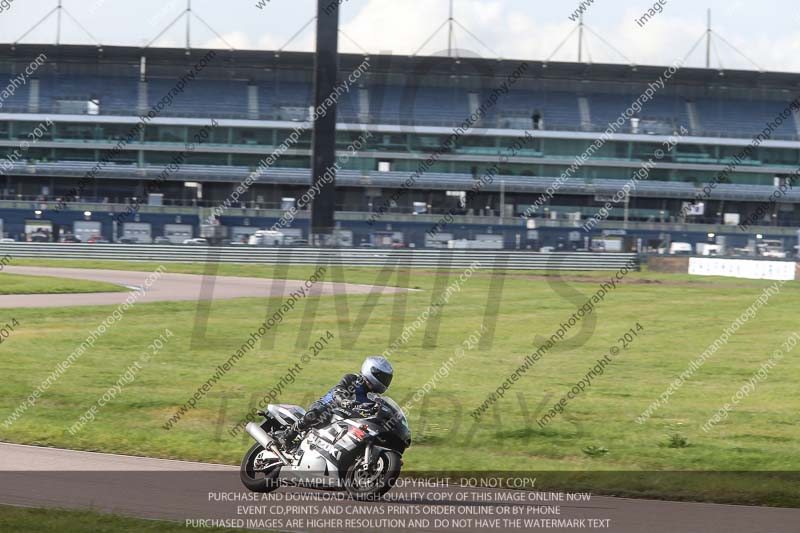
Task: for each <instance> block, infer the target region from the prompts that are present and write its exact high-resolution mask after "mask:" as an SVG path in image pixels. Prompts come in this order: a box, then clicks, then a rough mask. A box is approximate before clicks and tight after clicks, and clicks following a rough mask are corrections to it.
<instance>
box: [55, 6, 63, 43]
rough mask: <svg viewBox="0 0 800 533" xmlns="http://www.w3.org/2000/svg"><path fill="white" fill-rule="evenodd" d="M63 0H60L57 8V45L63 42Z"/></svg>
mask: <svg viewBox="0 0 800 533" xmlns="http://www.w3.org/2000/svg"><path fill="white" fill-rule="evenodd" d="M61 9H62V7H61V0H58V7H57V8H56V46H58V45H59V44H61Z"/></svg>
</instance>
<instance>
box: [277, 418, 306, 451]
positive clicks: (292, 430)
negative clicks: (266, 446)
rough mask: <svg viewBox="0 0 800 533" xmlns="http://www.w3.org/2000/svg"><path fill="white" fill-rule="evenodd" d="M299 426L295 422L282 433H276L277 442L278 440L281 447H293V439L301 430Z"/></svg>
mask: <svg viewBox="0 0 800 533" xmlns="http://www.w3.org/2000/svg"><path fill="white" fill-rule="evenodd" d="M301 431H302V430H301V428H300V427H299V423H297V422H296V423H295V424H294V425H292V426H291V427H289V428H288V429H287V430H286V431H284V432H283V434H282V435H278V442H280V444H281V446H283V449H285V450H290V449H292V448H294V447H295V442H294V441H295V439H297V436H298V435H299V434H300V432H301Z"/></svg>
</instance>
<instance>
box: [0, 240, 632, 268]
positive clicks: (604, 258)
mask: <svg viewBox="0 0 800 533" xmlns="http://www.w3.org/2000/svg"><path fill="white" fill-rule="evenodd" d="M5 255H8V256H10V257H11V258H12V260H13V258H23V257H25V258H41V259H86V260H97V259H104V260H117V261H157V262H195V263H205V262H220V263H257V264H294V265H323V264H331V265H343V266H365V267H380V266H386V265H392V266H398V267H419V268H424V267H427V268H467V267H468V266H469V265H470V264H472V263H473V262H474V261H480V262H481V263H482V264H483V266H484V267H485V268H502V269H514V270H617V269H619V268H622V267H624V266H625V265H629V266H630V265H631V264H633V268H634V269H635V270H638V269H639V259H638V256H637V255H636V254H620V253H583V252H581V253H540V252H527V251H507V250H431V249H408V248H406V249H375V248H290V247H278V248H255V247H249V246H224V247H213V246H180V245H147V244H79V243H75V244H72V243H63V244H62V243H0V257H2V256H5Z"/></svg>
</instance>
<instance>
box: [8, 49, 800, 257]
mask: <svg viewBox="0 0 800 533" xmlns="http://www.w3.org/2000/svg"><path fill="white" fill-rule="evenodd" d="M313 59H314V58H313V54H311V53H303V52H280V53H277V52H265V51H224V50H214V51H208V50H184V49H163V48H162V49H141V48H134V47H102V48H97V47H89V46H64V45H61V46H39V45H16V46H14V45H4V46H1V47H0V174H2V175H0V219H2V227H0V232H2V233H3V234H4V235H5V236H10V237H12V238H18V239H21V238H26V239H30V238H31V236H32V235H33V234H40V236H41V234H46V235H47V236H48V238H49V236H55V235H58V234H59V233H61V234H63V233H74V234H76V235H78V236H79V238H81V239H82V240H86V237H87V236H90V235H91V236H96V237H99V238H103V239H106V240H109V241H118V240H120V239H129V240H134V241H139V242H150V241H152V240H153V239H154V238H156V237H167V238H168V239H170V240H172V241H173V242H180V241H182V239H184V238H189V237H196V236H199V234H200V231H201V225H203V224H205V223H206V221H207V220H209V217H211V220H213V221H214V223H215V224H219V225H221V226H223V227H224V229H225V231H226V234H227V238H228V239H230V240H231V241H233V242H241V241H242V240H243V239H246V237H247V236H248V235H250V234H252V233H254V232H255V231H256V230H259V229H267V228H270V227H273V226H274V225H275V224H276V223H278V222H279V221H280V220H283V221H284V223H286V218H285V213H286V210H287V209H289V208H292V207H294V208H296V209H297V210H298V212H297V214H296V216H292V217H291V220H290V221H289V222H288V223H286V224H285V225H286V228H285V229H284V228H282V231H284V230H285V232H286V233H288V234H292V235H293V236H294V237H295V239H302V238H307V236H308V235H307V234H308V228H307V225H308V223H307V221H308V217H307V211H306V209H307V202H304V201H303V197H304V194H305V193H307V191H308V190H309V186H310V184H311V175H310V172H311V171H310V167H311V162H310V159H311V129H310V128H308V127H304V124H307V122H306V121H307V120H308V118H309V116H310V114H311V113H313V110H312V109H311V105H312V82H311V80H312V69H313ZM665 73H667V74H668V75H665ZM6 79H8V80H9V82H8V84H5V85H4V83H3V82H4V81H5V80H6ZM340 80H342V81H344V80H350V82H349V85H348V87H347V89H346V90H343V91H342V92H341V94H339V95H337V104H338V135H337V147H338V150H339V155H340V167H339V170H338V172H337V176H336V182H337V191H338V206H337V209H338V213H337V226H338V227H339V228H340V235H341V239H343V240H342V242H343V243H345V244H350V243H352V244H353V245H355V246H358V245H361V244H364V243H369V244H370V245H375V246H409V245H411V246H415V247H425V246H427V247H434V246H446V245H447V242H448V241H453V240H459V239H466V240H468V241H474V240H476V239H479V240H483V241H485V242H496V243H501V244H502V245H503V246H505V247H506V248H534V249H539V248H541V247H552V248H554V249H570V250H575V249H589V248H591V247H592V246H593V242H597V241H603V242H604V241H607V240H608V238H609V237H610V236H615V237H624V238H623V239H622V240H623V241H624V242H625V243H626V245H627V246H635V247H637V248H638V249H642V250H646V249H657V248H666V247H668V245H669V243H670V242H688V243H691V244H695V243H698V242H703V243H707V242H717V243H720V244H723V245H724V249H725V250H726V251H732V250H735V249H740V250H745V251H747V250H750V251H755V250H756V249H757V244H758V243H757V241H758V240H759V239H764V240H770V241H780V242H781V243H782V245H783V247H784V249H785V250H786V251H788V252H790V253H792V247H793V245H794V244H795V242H796V231H797V226H798V225H799V224H800V210H798V208H797V204H798V203H800V192H798V191H797V190H793V189H792V187H791V185H793V184H794V183H795V181H794V180H795V179H796V176H797V174H796V171H797V169H798V168H800V150H798V148H800V116H799V114H798V111H800V104H798V101H797V98H798V97H800V87H799V86H798V77H797V75H794V74H788V73H770V72H754V71H752V72H751V71H729V70H726V71H719V70H715V69H697V68H681V69H669V68H665V67H650V66H647V67H645V66H636V67H634V66H630V65H610V64H602V65H601V64H583V63H544V62H536V61H514V60H492V59H481V58H458V59H457V58H453V57H408V56H389V55H376V56H369V57H366V56H361V55H352V54H343V55H342V56H341V59H340ZM659 80H660V81H659ZM662 82H663V83H662ZM178 88H179V89H180V90H177V89H178ZM643 95H646V97H643ZM634 103H636V105H635V106H634V107H635V109H631V106H632V104H634ZM477 110H480V112H479V113H476V111H477ZM465 125H466V126H468V127H466V128H465V127H464V126H465ZM610 125H613V127H610ZM293 132H294V135H293ZM289 138H293V141H292V142H291V143H287V142H286V140H287V139H289ZM270 154H275V157H273V158H272V160H271V164H269V165H265V164H264V160H265V158H267V157H269V156H270ZM259 169H260V170H259ZM249 176H250V177H251V181H252V184H248V186H247V187H244V188H240V189H239V191H240V192H239V193H236V191H237V187H239V186H240V185H241V184H242V183H244V182H245V181H246V180H247V179H248V177H249ZM554 184H555V185H554ZM626 184H627V187H625V186H626ZM621 191H623V192H621ZM307 198H308V197H307V196H306V199H307ZM215 208H216V211H215ZM215 213H216V214H218V215H219V216H218V217H214V214H215ZM282 217H283V219H282Z"/></svg>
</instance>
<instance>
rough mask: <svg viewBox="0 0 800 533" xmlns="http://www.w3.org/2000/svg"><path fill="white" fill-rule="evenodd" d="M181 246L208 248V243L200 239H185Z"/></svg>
mask: <svg viewBox="0 0 800 533" xmlns="http://www.w3.org/2000/svg"><path fill="white" fill-rule="evenodd" d="M183 244H186V245H189V246H208V241H207V240H206V239H204V238H202V237H197V238H195V239H186V240H185V241H183Z"/></svg>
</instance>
